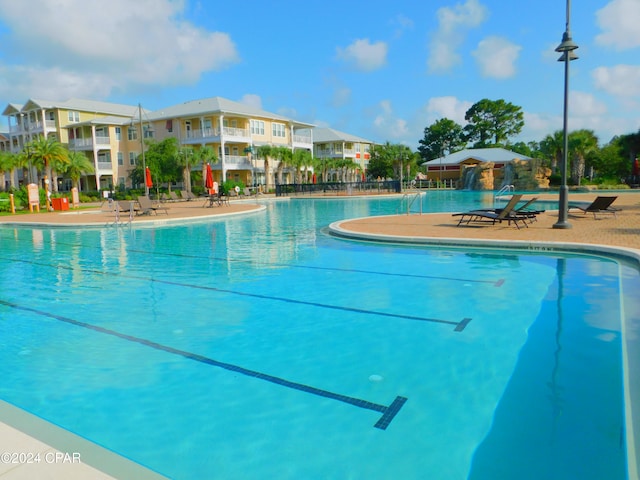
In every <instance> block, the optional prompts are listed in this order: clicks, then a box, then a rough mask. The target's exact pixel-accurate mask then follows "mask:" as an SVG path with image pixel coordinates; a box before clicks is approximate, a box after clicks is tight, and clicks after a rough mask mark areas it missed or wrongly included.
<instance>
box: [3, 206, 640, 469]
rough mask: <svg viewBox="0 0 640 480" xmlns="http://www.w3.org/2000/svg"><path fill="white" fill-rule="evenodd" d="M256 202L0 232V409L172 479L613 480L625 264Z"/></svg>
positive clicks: (630, 282)
mask: <svg viewBox="0 0 640 480" xmlns="http://www.w3.org/2000/svg"><path fill="white" fill-rule="evenodd" d="M478 195H479V194H473V193H469V194H465V195H454V194H452V195H450V194H449V193H443V195H442V202H440V203H438V208H442V210H458V209H460V210H464V209H465V208H467V205H466V204H465V203H464V202H466V201H468V202H469V205H476V204H477V201H478ZM483 198H486V196H485V197H483ZM431 201H433V197H432V196H430V198H429V200H426V199H425V202H431ZM486 201H491V199H490V197H489V199H488V200H486ZM448 202H452V203H451V204H448ZM454 202H457V203H456V204H455V205H453V203H454ZM461 202H462V203H461ZM434 203H437V202H434ZM451 205H453V206H451ZM266 206H267V209H266V211H265V212H263V213H260V214H254V215H250V216H247V217H246V218H233V219H229V220H219V221H210V222H202V223H197V224H189V225H185V226H182V227H176V226H174V227H164V228H157V229H150V228H143V229H128V228H121V229H116V228H110V229H90V230H85V231H80V230H66V229H65V230H62V229H51V230H49V229H45V230H39V229H26V228H25V229H0V241H1V244H2V252H1V254H0V257H1V258H2V265H3V268H2V276H1V278H0V292H1V294H0V339H1V340H0V341H2V343H3V345H2V350H1V352H0V372H1V374H2V378H3V382H2V384H1V386H0V398H2V399H3V400H6V401H8V402H9V403H12V404H14V405H16V406H19V407H20V408H23V409H25V410H27V411H29V412H32V413H34V414H36V415H38V416H40V417H42V418H44V419H45V420H48V421H50V422H53V423H56V424H58V425H60V426H62V427H63V428H65V429H68V430H70V431H73V432H75V433H77V434H79V435H81V436H83V437H85V438H87V439H89V440H91V441H93V442H96V443H98V444H100V445H103V446H105V447H107V448H109V449H111V450H113V451H115V452H117V453H119V454H121V455H124V456H126V457H128V458H131V459H132V460H134V461H136V462H139V463H140V464H142V465H145V466H147V467H149V468H151V469H153V470H155V471H157V472H159V473H161V474H163V475H166V476H168V477H171V478H189V479H190V478H222V479H227V478H247V479H254V478H255V479H262V478H296V479H297V478H339V479H342V478H367V479H376V478H379V479H386V478H407V479H412V478H425V477H428V478H435V479H438V478H443V479H445V478H446V479H451V478H453V479H457V478H460V479H463V478H472V479H489V478H490V479H501V478H505V479H507V478H509V479H511V478H532V479H533V478H536V479H539V478H581V479H596V478H598V479H600V478H610V479H618V478H619V479H622V478H625V468H626V466H625V461H626V457H625V441H624V439H625V418H624V417H625V415H624V413H625V411H624V400H625V399H624V392H623V372H622V365H623V355H622V350H623V348H622V347H623V345H622V336H621V331H622V324H621V319H622V318H623V316H624V315H625V314H628V313H629V312H628V311H627V310H625V307H624V305H623V302H621V301H620V298H621V294H622V290H624V289H626V288H634V287H636V286H637V270H636V269H634V268H633V266H631V265H627V264H626V263H625V262H623V261H618V260H614V259H609V258H603V257H599V256H578V255H572V254H561V253H553V254H549V255H544V256H543V255H538V254H535V253H531V252H521V251H497V250H480V249H476V250H473V249H469V250H467V251H463V250H460V249H450V250H448V249H444V248H440V249H435V248H425V247H417V246H415V247H414V246H407V245H405V246H392V245H373V244H366V243H359V242H350V241H343V240H339V239H335V238H332V237H330V236H328V235H326V234H324V233H323V232H322V228H323V227H325V226H326V225H328V224H329V223H331V222H332V221H334V220H337V219H343V218H352V217H361V216H366V215H377V214H389V213H395V212H396V209H397V206H398V201H397V199H396V200H393V199H392V200H389V199H372V200H367V199H352V200H348V201H345V200H321V201H313V200H291V201H278V202H272V203H267V204H266ZM428 208H430V209H432V210H433V209H436V207H435V205H431V206H430V207H428ZM425 210H426V208H425ZM27 292H28V293H27ZM25 293H27V295H26V296H25Z"/></svg>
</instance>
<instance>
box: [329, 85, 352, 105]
mask: <svg viewBox="0 0 640 480" xmlns="http://www.w3.org/2000/svg"><path fill="white" fill-rule="evenodd" d="M349 100H351V89H350V88H348V87H338V88H336V89H335V90H334V91H333V95H332V98H331V105H332V106H333V107H335V108H340V107H343V106H345V105H346V104H348V103H349Z"/></svg>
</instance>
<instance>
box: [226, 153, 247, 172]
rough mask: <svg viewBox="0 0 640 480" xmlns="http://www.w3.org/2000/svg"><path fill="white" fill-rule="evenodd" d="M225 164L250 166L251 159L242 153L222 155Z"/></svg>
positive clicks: (241, 166)
mask: <svg viewBox="0 0 640 480" xmlns="http://www.w3.org/2000/svg"><path fill="white" fill-rule="evenodd" d="M224 163H225V165H228V166H230V167H233V168H237V169H239V168H249V169H250V168H251V167H252V165H251V161H250V160H249V157H247V156H243V155H225V157H224Z"/></svg>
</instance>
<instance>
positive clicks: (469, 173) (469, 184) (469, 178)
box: [462, 167, 478, 190]
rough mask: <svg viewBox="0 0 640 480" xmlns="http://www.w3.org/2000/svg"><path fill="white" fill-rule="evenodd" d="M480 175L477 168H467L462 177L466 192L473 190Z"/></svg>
mask: <svg viewBox="0 0 640 480" xmlns="http://www.w3.org/2000/svg"><path fill="white" fill-rule="evenodd" d="M477 176H478V173H477V171H476V168H475V167H467V168H465V170H464V173H463V175H462V180H463V181H462V184H463V185H464V189H465V190H473V189H474V188H475V186H476V178H477Z"/></svg>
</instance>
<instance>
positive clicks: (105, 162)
mask: <svg viewBox="0 0 640 480" xmlns="http://www.w3.org/2000/svg"><path fill="white" fill-rule="evenodd" d="M137 112H138V107H135V106H131V105H120V104H115V103H107V102H98V101H93V100H82V99H71V100H68V101H49V100H39V99H30V100H28V101H27V102H26V103H25V104H24V105H19V104H14V103H11V104H9V105H7V107H6V108H5V109H4V111H3V113H2V114H3V115H5V116H6V117H7V119H8V125H9V132H8V145H9V151H11V152H12V153H16V154H17V153H20V152H21V151H23V149H24V147H25V145H27V144H28V143H29V142H31V141H32V140H34V139H35V138H37V137H39V136H44V137H52V138H55V139H56V140H58V141H59V142H60V143H62V144H65V145H67V146H68V147H69V149H70V150H72V151H73V150H77V151H81V152H84V153H85V154H86V155H87V156H88V157H89V159H90V160H91V161H92V163H93V165H94V168H95V173H94V174H92V175H91V177H90V178H89V177H88V178H85V179H83V182H82V183H83V187H84V188H86V189H95V188H107V187H108V186H109V183H110V182H111V181H112V178H113V177H114V176H115V177H117V176H118V175H119V174H122V175H125V173H126V171H125V169H118V166H117V163H115V162H114V161H112V159H116V158H118V155H117V152H123V153H124V154H130V155H132V154H133V153H132V150H133V149H135V148H136V145H137V144H135V143H132V142H125V143H121V142H120V141H119V140H118V135H117V131H116V128H118V127H119V128H122V126H123V125H130V124H131V122H132V118H134V116H135V115H136V114H137ZM137 148H138V153H139V152H140V148H139V146H138V147H137ZM5 175H8V173H5ZM16 175H18V176H19V178H18V179H14V180H15V181H16V184H18V183H23V179H22V177H21V175H22V171H18V172H16ZM59 182H60V183H63V179H62V178H59ZM69 186H70V184H69V185H62V184H61V185H58V187H59V189H65V187H69Z"/></svg>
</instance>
